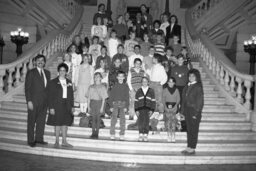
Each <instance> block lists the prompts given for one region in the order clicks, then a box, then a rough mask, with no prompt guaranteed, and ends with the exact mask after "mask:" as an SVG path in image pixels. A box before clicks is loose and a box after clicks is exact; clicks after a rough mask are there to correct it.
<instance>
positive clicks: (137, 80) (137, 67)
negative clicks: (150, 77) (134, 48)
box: [127, 58, 145, 119]
mask: <svg viewBox="0 0 256 171" xmlns="http://www.w3.org/2000/svg"><path fill="white" fill-rule="evenodd" d="M141 66H142V61H141V59H139V58H136V59H135V60H134V67H132V68H131V69H130V71H129V73H128V76H127V83H128V86H129V88H130V99H131V103H130V107H129V115H130V118H131V119H133V118H134V116H135V111H134V106H133V105H134V99H135V94H136V92H137V90H138V89H139V88H140V87H141V80H142V78H143V77H144V76H145V71H144V70H143V69H142V67H141Z"/></svg>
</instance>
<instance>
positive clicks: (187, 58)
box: [181, 46, 193, 69]
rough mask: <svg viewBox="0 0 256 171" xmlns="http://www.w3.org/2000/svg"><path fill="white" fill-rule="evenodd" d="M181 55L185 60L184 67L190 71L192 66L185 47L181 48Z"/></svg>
mask: <svg viewBox="0 0 256 171" xmlns="http://www.w3.org/2000/svg"><path fill="white" fill-rule="evenodd" d="M181 54H182V55H183V56H184V57H185V60H184V65H187V67H188V69H192V68H193V66H192V64H191V59H190V57H189V54H188V49H187V47H186V46H183V47H182V48H181Z"/></svg>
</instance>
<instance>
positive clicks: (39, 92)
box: [25, 55, 50, 147]
mask: <svg viewBox="0 0 256 171" xmlns="http://www.w3.org/2000/svg"><path fill="white" fill-rule="evenodd" d="M35 63H36V68H33V69H31V70H30V71H28V73H27V75H26V81H25V96H26V101H27V107H28V120H27V141H28V145H29V146H30V147H35V146H36V144H37V143H38V144H42V145H46V144H47V142H45V141H44V138H43V136H44V128H45V119H46V113H47V88H46V87H47V84H48V82H49V81H50V72H49V71H48V70H46V69H44V66H45V63H46V58H45V56H44V55H37V56H36V57H35ZM35 125H36V129H35Z"/></svg>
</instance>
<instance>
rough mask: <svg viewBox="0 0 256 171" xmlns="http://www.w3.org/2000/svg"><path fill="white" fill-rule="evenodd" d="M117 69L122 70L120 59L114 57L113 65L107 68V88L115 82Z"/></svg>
mask: <svg viewBox="0 0 256 171" xmlns="http://www.w3.org/2000/svg"><path fill="white" fill-rule="evenodd" d="M119 71H122V68H121V61H120V59H119V58H116V60H115V61H114V65H112V67H111V68H110V70H109V75H108V85H109V89H111V88H112V87H113V86H114V85H115V84H116V83H117V74H118V72H119Z"/></svg>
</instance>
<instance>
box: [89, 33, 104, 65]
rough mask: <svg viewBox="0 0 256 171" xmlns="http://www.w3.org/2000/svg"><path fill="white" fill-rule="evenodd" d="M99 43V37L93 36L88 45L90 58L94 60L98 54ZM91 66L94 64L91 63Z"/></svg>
mask: <svg viewBox="0 0 256 171" xmlns="http://www.w3.org/2000/svg"><path fill="white" fill-rule="evenodd" d="M100 50H101V45H100V44H99V37H98V36H93V38H92V45H91V46H90V47H89V54H91V55H92V60H93V61H96V59H97V57H98V56H100ZM92 66H93V67H94V66H95V64H94V63H93V65H92Z"/></svg>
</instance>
